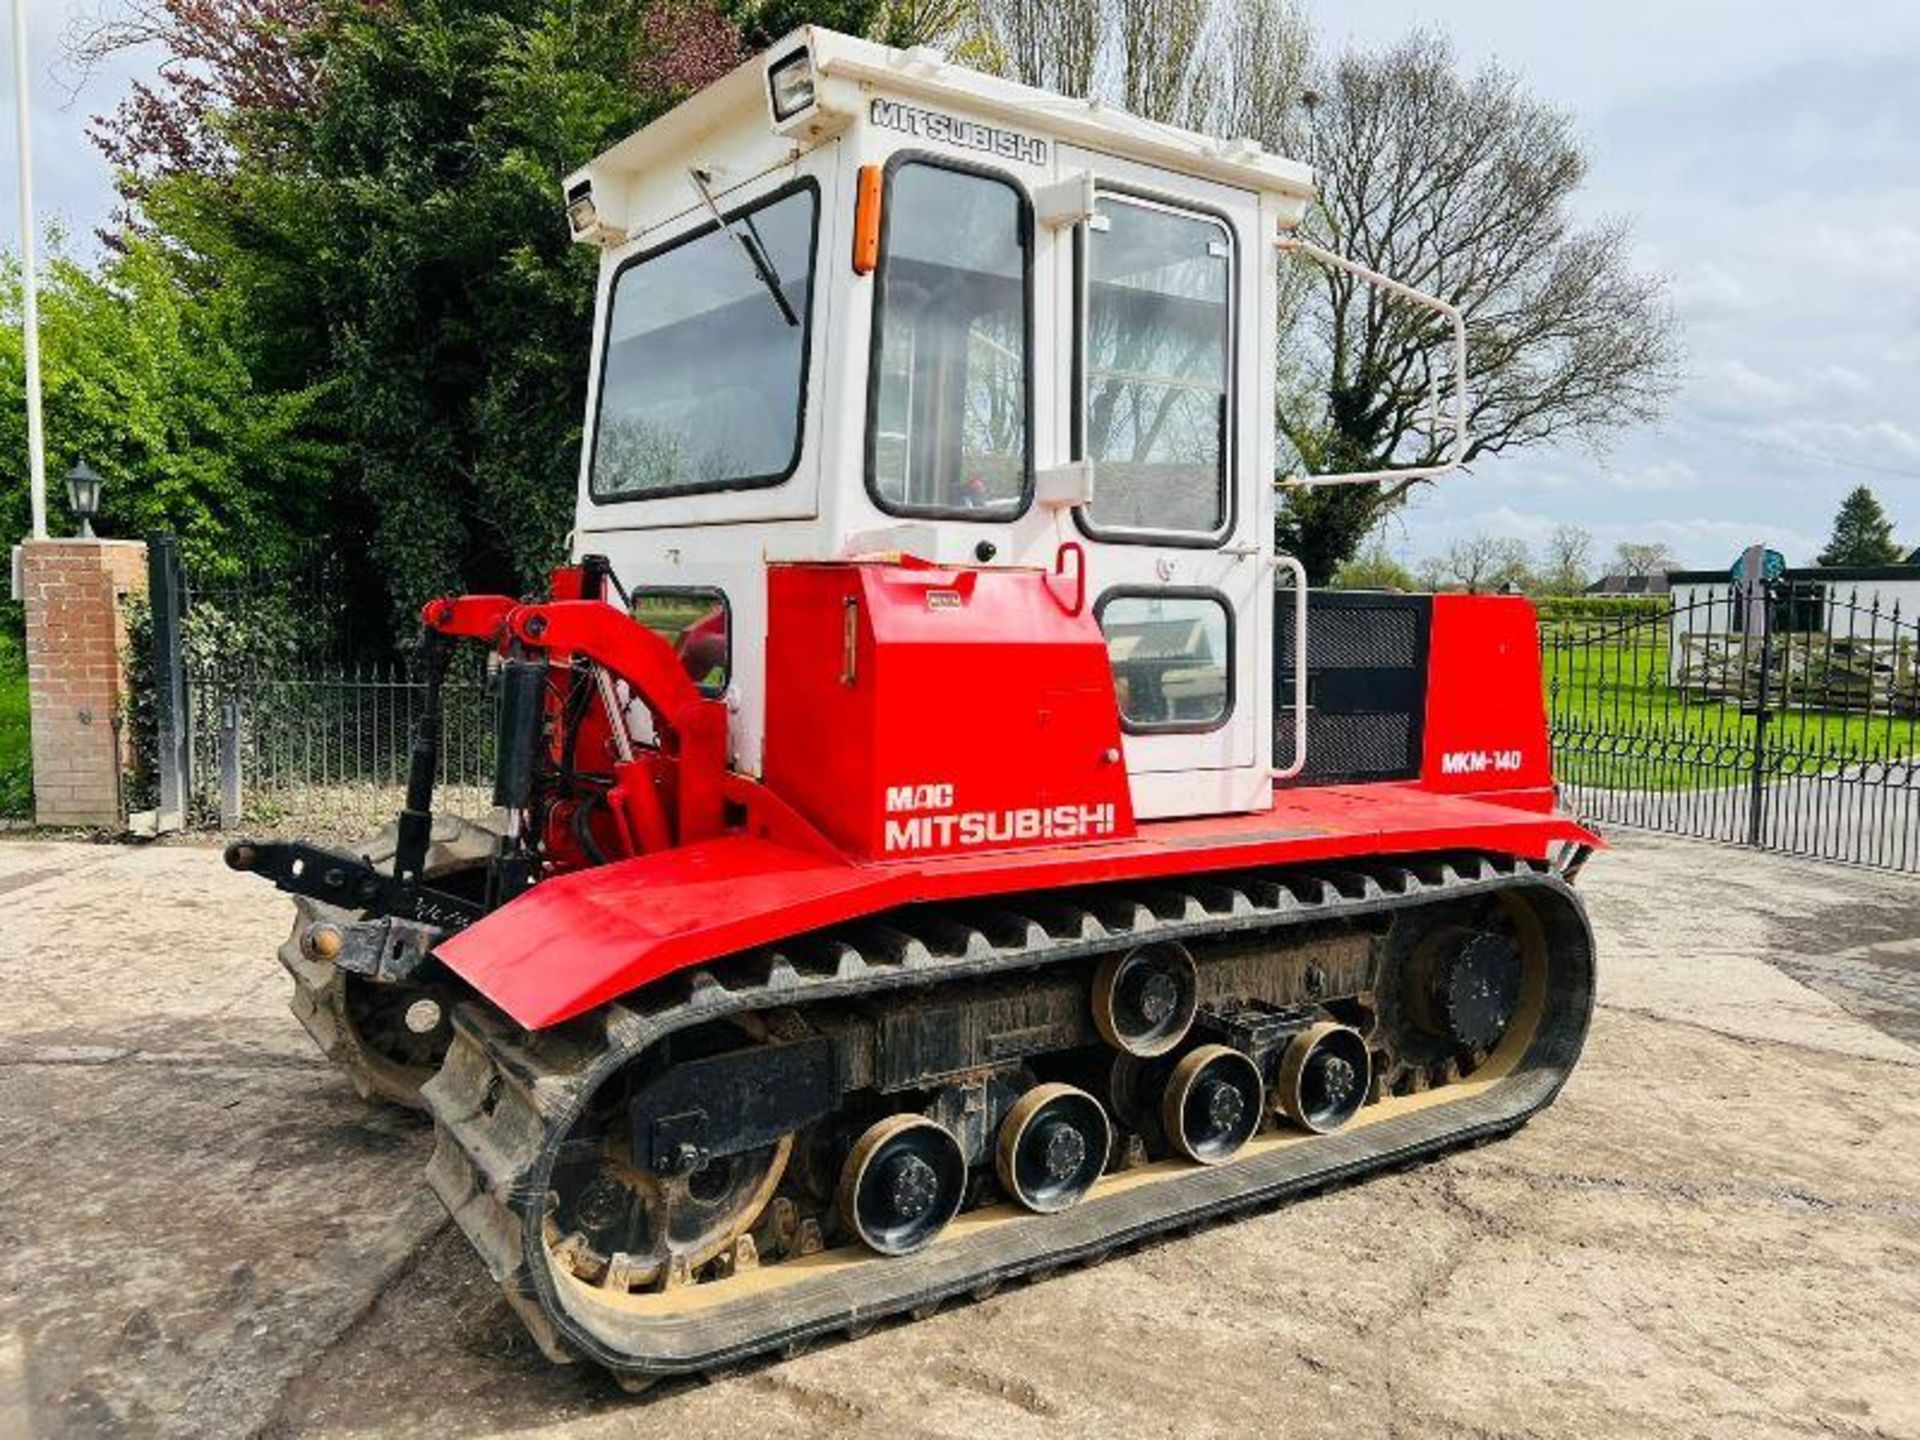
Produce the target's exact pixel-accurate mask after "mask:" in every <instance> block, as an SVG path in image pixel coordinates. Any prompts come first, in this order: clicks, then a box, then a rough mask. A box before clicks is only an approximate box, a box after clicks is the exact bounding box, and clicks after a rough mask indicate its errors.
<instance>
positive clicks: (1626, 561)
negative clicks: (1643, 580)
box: [1613, 540, 1675, 575]
mask: <svg viewBox="0 0 1920 1440" xmlns="http://www.w3.org/2000/svg"><path fill="white" fill-rule="evenodd" d="M1674 563H1675V562H1674V558H1673V551H1671V550H1669V549H1668V548H1667V547H1666V546H1665V545H1662V544H1659V543H1657V542H1655V543H1651V544H1648V543H1636V542H1634V541H1631V540H1628V541H1623V542H1622V543H1620V544H1619V545H1616V546H1614V548H1613V568H1614V571H1615V572H1616V573H1617V574H1621V575H1664V574H1666V572H1667V571H1669V570H1671V569H1673V568H1674Z"/></svg>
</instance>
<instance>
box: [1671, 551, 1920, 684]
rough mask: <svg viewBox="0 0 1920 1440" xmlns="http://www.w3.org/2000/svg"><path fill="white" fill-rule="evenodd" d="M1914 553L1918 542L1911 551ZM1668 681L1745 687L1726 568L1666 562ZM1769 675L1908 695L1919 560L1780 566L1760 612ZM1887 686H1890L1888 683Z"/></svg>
mask: <svg viewBox="0 0 1920 1440" xmlns="http://www.w3.org/2000/svg"><path fill="white" fill-rule="evenodd" d="M1916 553H1920V552H1916ZM1667 582H1668V586H1669V590H1670V595H1671V606H1672V608H1671V611H1670V615H1671V620H1670V624H1671V635H1670V641H1671V644H1670V647H1669V652H1668V679H1669V682H1670V683H1672V684H1675V685H1678V686H1680V687H1681V688H1683V689H1691V690H1703V691H1706V692H1709V693H1725V694H1739V695H1743V696H1746V698H1751V697H1750V694H1749V692H1750V690H1751V688H1752V686H1753V685H1754V683H1755V681H1756V674H1755V665H1754V657H1753V653H1752V649H1751V647H1750V646H1748V645H1746V644H1743V643H1741V642H1742V637H1744V636H1745V635H1746V634H1747V632H1748V629H1749V627H1748V623H1747V619H1748V602H1747V601H1746V600H1745V599H1744V598H1743V597H1742V595H1741V593H1740V587H1739V585H1738V584H1737V583H1736V582H1735V580H1734V578H1733V576H1732V574H1731V573H1730V572H1729V571H1728V570H1670V571H1668V572H1667ZM1768 621H1769V625H1768V628H1769V631H1770V633H1771V635H1772V636H1773V637H1774V638H1775V639H1776V640H1784V643H1782V644H1777V645H1776V646H1775V647H1774V650H1773V654H1774V665H1773V667H1772V668H1773V669H1774V671H1775V682H1776V684H1778V683H1781V681H1782V679H1783V678H1784V680H1785V683H1787V684H1788V685H1789V686H1791V687H1792V688H1794V689H1796V690H1802V689H1805V690H1809V691H1818V692H1820V694H1821V695H1823V696H1825V697H1827V698H1828V699H1829V700H1830V701H1832V702H1833V703H1838V701H1839V699H1840V698H1841V697H1842V696H1843V695H1854V696H1857V698H1858V700H1860V701H1865V700H1867V698H1868V697H1869V696H1871V697H1872V700H1871V703H1872V704H1874V705H1878V704H1881V703H1884V702H1885V700H1886V699H1887V697H1888V696H1889V693H1891V695H1892V696H1894V697H1898V698H1900V699H1902V700H1907V701H1910V700H1911V697H1912V694H1913V691H1914V687H1915V685H1916V674H1915V667H1916V664H1917V663H1920V564H1917V563H1914V561H1913V558H1912V557H1909V559H1908V560H1907V561H1906V562H1904V563H1902V564H1898V565H1858V566H1832V567H1822V566H1814V567H1809V568H1805V569H1788V570H1784V571H1782V572H1781V573H1780V575H1779V577H1778V583H1777V584H1776V586H1775V588H1774V592H1773V599H1772V602H1771V609H1770V611H1769V615H1768ZM1889 687H1891V691H1890V692H1889Z"/></svg>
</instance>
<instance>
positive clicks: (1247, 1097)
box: [1160, 1045, 1265, 1165]
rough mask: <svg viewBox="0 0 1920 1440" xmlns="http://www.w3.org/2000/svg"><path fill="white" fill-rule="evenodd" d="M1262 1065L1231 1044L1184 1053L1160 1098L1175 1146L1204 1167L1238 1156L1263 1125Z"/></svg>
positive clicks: (1165, 1124) (1162, 1120) (1181, 1152)
mask: <svg viewBox="0 0 1920 1440" xmlns="http://www.w3.org/2000/svg"><path fill="white" fill-rule="evenodd" d="M1264 1089H1265V1087H1264V1086H1263V1085H1262V1084H1261V1081H1260V1067H1259V1066H1258V1065H1255V1064H1254V1063H1253V1061H1251V1060H1249V1059H1248V1058H1247V1057H1246V1056H1245V1055H1242V1054H1241V1053H1240V1052H1239V1051H1238V1050H1230V1049H1228V1048H1227V1047H1226V1046H1225V1045H1202V1046H1201V1047H1200V1048H1199V1049H1197V1050H1193V1051H1190V1052H1189V1053H1188V1054H1186V1055H1185V1056H1183V1057H1181V1060H1180V1063H1179V1064H1178V1065H1176V1066H1174V1069H1173V1074H1172V1075H1171V1076H1170V1077H1169V1078H1168V1080H1167V1088H1166V1091H1165V1093H1164V1094H1162V1096H1161V1097H1160V1123H1161V1125H1162V1126H1164V1127H1165V1129H1166V1132H1167V1139H1168V1141H1169V1142H1170V1143H1171V1144H1172V1145H1173V1148H1174V1149H1175V1150H1177V1151H1179V1152H1180V1154H1182V1155H1184V1156H1186V1157H1187V1159H1189V1160H1197V1161H1199V1162H1200V1163H1201V1164H1202V1165H1218V1164H1220V1163H1221V1162H1222V1161H1224V1160H1229V1159H1231V1158H1232V1157H1233V1155H1234V1154H1235V1152H1237V1151H1238V1150H1239V1149H1240V1147H1241V1146H1242V1145H1244V1144H1246V1143H1247V1140H1248V1138H1249V1137H1250V1136H1251V1135H1252V1134H1253V1132H1254V1131H1255V1130H1256V1129H1258V1128H1259V1126H1260V1114H1261V1105H1262V1100H1263V1091H1264Z"/></svg>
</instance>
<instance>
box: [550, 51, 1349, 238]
mask: <svg viewBox="0 0 1920 1440" xmlns="http://www.w3.org/2000/svg"><path fill="white" fill-rule="evenodd" d="M803 49H804V50H805V51H807V52H808V54H809V55H810V56H811V58H812V63H813V67H814V73H815V75H816V77H817V80H816V84H817V86H818V90H819V95H820V99H819V107H818V108H819V114H818V115H817V116H816V117H814V118H813V120H812V123H810V124H808V125H806V126H805V127H785V128H783V127H780V126H778V125H776V124H775V122H774V120H773V117H772V115H771V112H770V111H769V110H768V106H767V99H766V95H767V72H768V69H769V67H770V66H771V65H774V64H779V63H783V62H785V61H786V60H788V59H789V58H791V57H792V56H794V55H795V54H797V53H798V52H800V51H801V50H803ZM875 96H880V97H887V98H910V99H916V100H920V101H928V102H934V103H937V104H941V105H943V106H946V107H948V108H950V109H953V110H956V111H961V112H964V113H966V114H968V115H971V116H974V117H977V118H980V119H985V120H999V121H1003V122H1005V123H1008V124H1015V125H1018V126H1020V127H1021V128H1023V129H1026V130H1030V131H1034V132H1036V133H1038V134H1040V135H1043V136H1045V137H1046V138H1048V139H1050V140H1054V141H1064V142H1066V143H1068V144H1072V145H1078V146H1082V147H1084V148H1086V149H1089V150H1097V151H1100V152H1102V153H1105V154H1109V155H1114V156H1118V157H1121V158H1124V159H1128V160H1134V161H1138V162H1140V163H1143V164H1147V165H1153V166H1157V167H1159V168H1161V169H1164V170H1169V171H1172V172H1174V173H1176V174H1181V175H1192V176H1198V177H1202V178H1205V179H1209V180H1214V181H1218V182H1220V183H1224V184H1228V185H1234V186H1237V187H1239V188H1242V189H1247V190H1255V191H1261V192H1266V193H1271V194H1277V195H1281V196H1285V197H1287V198H1288V199H1290V200H1292V201H1293V202H1294V203H1295V206H1297V207H1299V208H1304V206H1305V205H1306V204H1307V203H1308V202H1310V201H1311V200H1312V199H1313V198H1314V177H1313V170H1312V167H1310V166H1307V165H1304V164H1301V163H1300V162H1299V161H1297V160H1289V159H1287V158H1285V157H1284V156H1280V155H1276V154H1274V153H1273V152H1271V151H1269V150H1267V149H1266V148H1265V147H1264V146H1263V145H1261V144H1260V143H1259V142H1258V141H1255V140H1250V139H1244V138H1242V139H1231V140H1221V139H1216V138H1214V137H1213V136H1209V135H1203V134H1200V133H1198V132H1197V131H1192V130H1182V129H1180V128H1178V127H1176V126H1172V125H1163V124H1160V123H1159V122H1157V121H1152V120H1144V119H1142V118H1140V117H1139V116H1137V115H1131V114H1129V113H1127V112H1126V111H1124V110H1120V109H1118V108H1116V107H1114V106H1112V105H1108V104H1106V103H1104V102H1102V101H1100V100H1076V99H1072V98H1069V97H1067V96H1062V95H1056V94H1054V93H1052V92H1051V91H1047V90H1040V89H1036V88H1034V87H1033V86H1031V85H1022V84H1020V83H1019V82H1017V81H1014V80H1007V79H1003V78H1001V77H999V76H996V75H988V74H985V73H983V72H981V71H978V70H971V69H968V68H967V67H965V66H963V65H957V64H954V63H953V62H951V61H949V60H948V59H947V58H946V56H945V55H944V54H943V53H942V52H940V51H939V50H935V49H932V48H930V47H924V46H923V47H916V48H913V49H908V50H901V49H895V48H893V47H891V46H887V45H880V44H876V43H874V42H873V41H870V40H862V39H859V38H857V37H855V36H851V35H843V34H840V33H839V32H837V31H833V30H827V29H824V28H822V27H819V26H813V25H809V26H803V27H802V28H800V29H799V30H796V31H794V32H793V33H792V34H790V35H788V36H786V37H785V38H784V39H782V40H780V41H779V42H778V43H777V44H774V45H771V46H769V47H768V48H767V49H766V50H765V51H764V52H763V53H761V54H760V55H757V56H755V57H754V58H753V59H751V60H749V61H747V62H746V63H745V64H743V65H741V66H739V67H738V68H737V69H735V70H733V71H732V72H730V73H729V74H727V75H725V76H723V77H722V78H721V79H719V80H717V81H715V82H714V83H713V84H711V85H709V86H707V87H706V88H705V89H704V90H702V91H700V92H699V93H698V94H696V95H693V96H691V97H689V98H688V99H686V100H684V101H682V102H681V103H680V104H679V105H677V106H675V107H674V108H673V109H672V110H670V111H668V112H667V113H666V114H665V115H662V116H661V117H660V118H659V119H657V120H655V121H653V122H652V123H651V124H649V125H647V126H646V127H645V128H643V129H641V130H639V131H637V132H635V133H634V134H633V135H631V136H629V137H628V138H627V139H625V140H622V141H621V142H620V143H619V144H617V145H615V146H613V147H611V148H610V149H608V150H606V151H605V152H604V153H602V154H601V155H599V156H597V157H596V158H595V159H594V160H593V161H592V163H591V164H590V165H588V166H586V167H583V168H582V170H580V171H578V172H576V174H575V175H573V176H569V177H568V181H567V183H568V184H569V185H571V184H573V183H574V181H575V180H576V178H578V177H580V176H585V175H587V174H589V173H591V174H594V175H597V176H600V177H605V178H616V177H617V178H620V179H628V180H631V179H637V178H638V177H639V176H641V175H643V174H645V173H646V172H648V171H650V170H652V169H655V168H656V167H659V166H664V165H671V164H675V163H679V164H685V163H686V160H687V157H688V156H689V154H691V153H695V152H697V151H698V150H699V149H700V148H701V147H702V146H703V145H707V144H711V143H713V142H714V141H716V140H718V139H719V138H721V137H722V136H725V135H730V134H732V133H735V132H737V131H738V130H739V129H740V128H741V127H742V125H743V123H744V122H745V121H746V119H747V112H758V115H759V117H760V123H762V124H764V125H765V126H766V127H767V129H768V131H769V132H773V131H782V133H786V134H788V135H789V136H790V137H791V138H792V139H794V140H795V141H797V142H798V143H800V144H801V145H803V146H805V145H809V144H812V143H817V142H819V141H824V140H826V139H829V138H831V137H832V136H833V135H836V134H838V133H840V132H841V131H843V130H845V129H846V128H847V127H849V126H850V125H852V124H853V123H854V122H855V121H856V120H858V119H859V118H860V114H861V111H862V109H863V104H864V101H865V100H867V99H868V98H871V97H875Z"/></svg>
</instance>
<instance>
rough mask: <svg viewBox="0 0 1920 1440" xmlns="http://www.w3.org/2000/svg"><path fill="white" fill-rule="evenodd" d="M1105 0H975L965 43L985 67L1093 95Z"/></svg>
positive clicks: (1104, 31)
mask: <svg viewBox="0 0 1920 1440" xmlns="http://www.w3.org/2000/svg"><path fill="white" fill-rule="evenodd" d="M1108 3H1109V0H1052V3H1050V4H1044V5H1040V4H1035V3H1034V0H976V3H975V6H974V36H973V39H972V42H971V43H970V44H969V45H968V46H967V47H966V49H967V53H968V58H969V59H970V60H971V61H972V63H974V64H976V65H979V66H981V67H982V68H984V69H988V70H993V71H996V72H998V73H999V74H1002V75H1005V76H1008V77H1009V78H1011V79H1014V80H1018V81H1020V82H1021V83H1022V84H1024V85H1034V86H1038V87H1039V88H1040V89H1042V90H1053V91H1056V92H1058V93H1059V94H1062V95H1082V96H1084V95H1091V94H1092V93H1093V87H1094V77H1095V73H1096V67H1097V66H1098V64H1099V59H1100V51H1101V47H1102V44H1103V42H1104V41H1105V39H1106V35H1107V23H1106V22H1107V14H1106V11H1107V6H1108Z"/></svg>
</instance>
